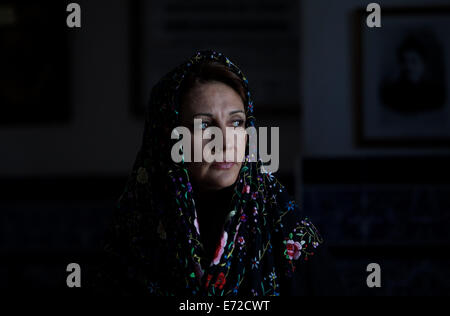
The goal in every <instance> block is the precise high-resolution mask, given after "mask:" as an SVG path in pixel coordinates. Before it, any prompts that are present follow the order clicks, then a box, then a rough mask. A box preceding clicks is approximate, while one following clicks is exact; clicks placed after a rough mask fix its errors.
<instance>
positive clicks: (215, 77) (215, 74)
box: [179, 61, 247, 105]
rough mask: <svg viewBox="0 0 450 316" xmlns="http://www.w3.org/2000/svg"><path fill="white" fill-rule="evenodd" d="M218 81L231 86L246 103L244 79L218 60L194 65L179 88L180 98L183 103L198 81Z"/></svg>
mask: <svg viewBox="0 0 450 316" xmlns="http://www.w3.org/2000/svg"><path fill="white" fill-rule="evenodd" d="M212 81H218V82H222V83H224V84H226V85H228V86H229V87H231V88H232V89H233V90H234V91H236V92H237V94H238V95H239V96H240V97H241V99H242V102H243V103H244V105H245V104H246V100H247V95H246V89H245V87H244V84H243V82H242V80H241V79H240V78H239V76H238V75H236V74H235V73H234V72H233V71H232V70H230V69H229V68H228V67H227V66H225V65H223V64H221V63H219V62H216V61H205V62H203V63H200V64H197V65H195V66H193V68H192V69H191V70H190V71H189V72H188V74H187V75H186V77H185V78H184V79H183V82H182V84H181V86H180V90H179V100H180V102H181V104H183V103H184V101H185V100H184V99H185V97H186V95H187V94H188V93H189V91H190V90H191V89H192V88H193V87H194V86H195V85H196V84H198V83H206V82H212Z"/></svg>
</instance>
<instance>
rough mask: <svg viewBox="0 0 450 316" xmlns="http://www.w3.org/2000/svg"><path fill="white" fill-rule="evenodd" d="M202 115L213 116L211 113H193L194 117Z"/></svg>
mask: <svg viewBox="0 0 450 316" xmlns="http://www.w3.org/2000/svg"><path fill="white" fill-rule="evenodd" d="M200 115H203V116H209V117H212V116H213V115H212V114H211V113H195V114H194V115H192V117H196V116H200Z"/></svg>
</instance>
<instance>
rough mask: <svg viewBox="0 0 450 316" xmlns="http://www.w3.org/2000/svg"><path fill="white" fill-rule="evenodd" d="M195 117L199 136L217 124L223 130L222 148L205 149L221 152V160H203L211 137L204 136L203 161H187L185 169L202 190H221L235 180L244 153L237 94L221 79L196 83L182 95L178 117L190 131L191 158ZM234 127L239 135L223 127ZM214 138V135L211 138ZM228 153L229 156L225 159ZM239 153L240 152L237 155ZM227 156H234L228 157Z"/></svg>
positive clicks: (241, 110)
mask: <svg viewBox="0 0 450 316" xmlns="http://www.w3.org/2000/svg"><path fill="white" fill-rule="evenodd" d="M194 119H201V120H202V123H201V126H198V127H197V128H199V131H200V133H199V134H198V135H199V136H200V137H202V134H203V136H205V135H206V133H207V132H208V130H206V128H208V127H217V128H219V129H220V130H221V132H222V136H223V137H222V141H223V146H222V148H214V147H213V148H210V149H211V150H209V151H208V150H206V152H209V153H211V154H215V155H216V156H217V155H218V154H222V157H223V159H222V161H223V162H207V161H205V152H204V151H203V149H204V148H205V145H206V144H208V143H209V142H211V139H203V137H202V140H201V141H199V142H198V143H197V144H199V145H201V147H202V148H201V151H202V153H203V155H202V157H203V160H202V162H189V163H187V169H188V171H189V174H190V176H191V177H192V179H193V182H194V183H195V185H196V186H198V187H199V189H200V190H201V191H207V190H220V189H223V188H226V187H228V186H231V185H232V184H234V182H235V181H236V179H237V177H238V175H239V171H240V169H241V165H242V159H243V155H244V154H245V145H246V137H245V120H246V117H245V109H244V104H243V102H242V99H241V97H240V96H239V94H238V93H237V92H236V91H235V90H233V89H232V88H231V87H230V86H228V85H226V84H224V83H222V82H217V81H213V82H207V83H197V84H196V85H195V86H194V88H192V89H191V90H190V91H189V92H188V93H187V95H186V96H185V99H184V103H183V105H182V110H181V120H182V122H183V124H184V125H185V126H187V127H188V128H189V129H190V130H191V149H192V153H191V157H192V161H194V151H195V148H194ZM227 127H229V128H236V129H235V131H236V132H238V133H239V136H234V135H232V134H230V133H228V135H227V133H226V128H227ZM213 139H214V138H213ZM227 152H228V158H227ZM238 153H242V154H241V155H240V156H238ZM230 157H234V158H232V159H230Z"/></svg>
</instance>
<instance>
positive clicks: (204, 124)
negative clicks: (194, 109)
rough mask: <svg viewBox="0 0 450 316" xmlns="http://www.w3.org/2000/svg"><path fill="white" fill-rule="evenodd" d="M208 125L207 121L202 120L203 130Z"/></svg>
mask: <svg viewBox="0 0 450 316" xmlns="http://www.w3.org/2000/svg"><path fill="white" fill-rule="evenodd" d="M207 127H208V123H207V122H202V129H203V130H205V129H206V128H207Z"/></svg>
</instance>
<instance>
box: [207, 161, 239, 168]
mask: <svg viewBox="0 0 450 316" xmlns="http://www.w3.org/2000/svg"><path fill="white" fill-rule="evenodd" d="M234 164H235V162H213V163H212V164H211V167H213V168H216V169H222V170H227V169H230V168H231V167H233V165H234Z"/></svg>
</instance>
